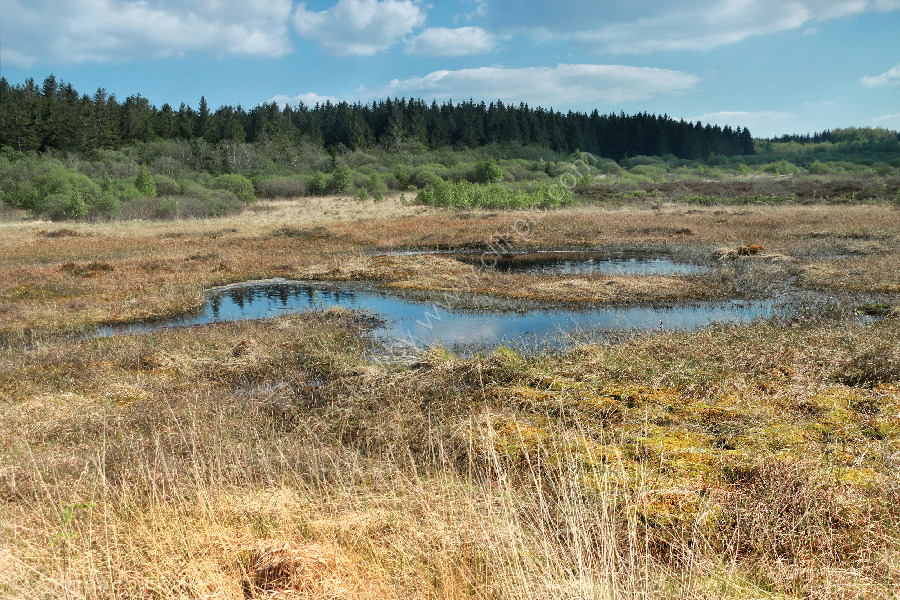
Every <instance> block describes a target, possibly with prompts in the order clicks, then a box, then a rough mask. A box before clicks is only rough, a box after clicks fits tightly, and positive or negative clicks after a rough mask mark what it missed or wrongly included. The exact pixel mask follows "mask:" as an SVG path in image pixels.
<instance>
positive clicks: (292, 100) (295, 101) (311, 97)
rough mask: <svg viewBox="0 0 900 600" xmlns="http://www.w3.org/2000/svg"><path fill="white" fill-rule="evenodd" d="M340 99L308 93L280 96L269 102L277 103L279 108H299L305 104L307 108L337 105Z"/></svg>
mask: <svg viewBox="0 0 900 600" xmlns="http://www.w3.org/2000/svg"><path fill="white" fill-rule="evenodd" d="M340 101H341V100H340V98H335V97H334V96H322V95H320V94H316V93H315V92H307V93H305V94H298V95H296V96H285V95H284V94H282V95H280V96H275V97H274V98H272V99H270V100H269V102H270V103H271V102H275V103H277V104H278V106H286V105H290V106H299V105H300V104H303V105H305V106H309V107H313V106H315V105H316V104H325V103H326V102H331V103H332V104H337V103H338V102H340Z"/></svg>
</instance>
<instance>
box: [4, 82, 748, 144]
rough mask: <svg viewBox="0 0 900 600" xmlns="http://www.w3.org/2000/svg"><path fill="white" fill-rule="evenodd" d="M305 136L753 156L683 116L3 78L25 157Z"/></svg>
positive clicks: (737, 139)
mask: <svg viewBox="0 0 900 600" xmlns="http://www.w3.org/2000/svg"><path fill="white" fill-rule="evenodd" d="M279 137H280V138H287V139H290V140H294V141H296V142H298V143H299V142H300V141H302V140H306V141H307V142H313V143H317V144H320V145H322V146H324V147H326V148H329V149H332V148H341V147H344V148H349V149H351V150H357V149H365V148H369V147H372V146H374V145H381V146H383V147H391V146H394V145H400V144H403V143H409V142H418V143H421V144H422V145H423V146H425V147H427V148H430V149H435V148H442V147H454V148H466V147H468V148H477V147H482V146H486V145H490V144H494V143H520V144H524V145H536V146H541V147H546V148H550V149H552V150H554V151H556V152H561V153H569V152H573V151H576V150H580V151H584V152H590V153H592V154H595V155H597V156H602V157H606V158H611V159H614V160H621V159H622V158H626V157H630V156H639V155H655V156H664V155H668V154H671V155H674V156H676V157H678V158H684V159H705V158H707V157H708V156H710V155H723V156H733V155H741V154H753V138H752V136H751V135H750V131H749V130H748V129H746V128H741V127H738V128H737V129H732V128H731V127H729V126H726V127H724V128H721V127H719V126H717V125H709V124H706V125H704V124H702V123H700V122H699V121H698V122H696V123H691V122H687V121H684V120H676V119H673V118H671V117H669V116H668V115H662V116H659V115H652V114H648V113H640V114H635V115H626V114H624V113H619V114H600V113H599V112H598V111H597V110H594V111H593V112H591V113H590V114H585V113H581V112H571V111H570V112H567V113H565V114H564V113H562V112H560V111H555V110H552V109H544V108H541V107H538V108H532V107H530V106H528V105H527V104H524V103H520V104H519V105H517V106H516V105H513V104H504V103H503V102H501V101H496V102H491V103H485V102H474V101H473V100H469V101H466V102H459V103H454V102H453V101H448V102H444V103H442V104H438V103H437V102H436V101H432V102H431V103H430V104H429V103H428V102H426V101H424V100H419V99H396V98H395V99H391V98H388V99H386V100H382V101H373V102H372V103H370V104H366V103H355V104H350V103H347V102H338V103H332V102H330V101H329V102H325V103H324V104H316V105H315V106H313V107H309V106H305V105H303V104H299V105H297V106H290V105H286V106H279V105H278V104H276V103H264V104H260V105H258V106H256V107H254V108H252V109H250V110H245V109H243V108H242V107H241V106H236V107H235V106H222V107H220V108H218V109H216V110H212V109H211V108H210V107H209V105H208V104H207V101H206V99H205V97H204V98H201V99H200V103H199V106H198V108H197V109H193V108H192V107H191V106H189V105H186V104H182V105H181V106H180V107H179V108H178V109H175V108H173V107H172V106H170V105H169V104H163V105H162V107H159V108H158V107H156V106H154V105H152V104H150V102H149V101H148V100H147V99H146V98H144V97H142V96H141V95H139V94H138V95H134V96H129V97H128V98H126V99H125V100H124V101H119V100H118V98H116V96H115V95H113V94H109V93H107V91H106V90H104V89H102V88H101V89H98V90H97V91H96V92H95V93H94V94H93V95H92V96H89V95H87V94H84V95H82V94H79V92H78V91H77V90H75V88H74V87H73V86H72V84H70V83H65V82H63V81H61V80H57V78H56V77H54V76H53V75H50V76H49V77H47V78H46V79H45V80H44V82H43V84H42V85H40V86H38V85H37V84H36V83H35V82H34V80H33V79H28V80H26V81H25V83H24V84H19V85H11V84H10V83H9V82H8V81H7V80H6V79H5V78H2V79H0V146H9V147H11V148H13V149H15V150H18V151H21V152H28V151H48V150H59V151H71V152H80V153H91V152H92V151H95V150H98V149H104V148H110V149H116V148H120V147H122V146H127V145H130V144H134V143H137V142H146V141H151V140H159V139H162V140H166V139H195V138H202V139H204V140H206V141H208V142H210V143H213V144H218V143H220V142H229V141H230V142H235V143H241V142H251V143H252V142H257V141H265V140H271V139H275V138H279Z"/></svg>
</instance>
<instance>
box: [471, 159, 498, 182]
mask: <svg viewBox="0 0 900 600" xmlns="http://www.w3.org/2000/svg"><path fill="white" fill-rule="evenodd" d="M475 181H476V182H478V183H499V182H501V181H503V170H502V169H501V168H500V165H498V164H497V161H495V160H485V161H482V162H480V163H478V164H477V165H475Z"/></svg>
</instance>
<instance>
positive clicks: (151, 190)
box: [134, 165, 156, 196]
mask: <svg viewBox="0 0 900 600" xmlns="http://www.w3.org/2000/svg"><path fill="white" fill-rule="evenodd" d="M134 187H135V188H137V191H139V192H140V193H141V194H143V195H144V196H156V182H155V181H153V177H152V176H151V175H150V169H148V168H147V166H146V165H141V171H140V173H138V176H137V178H136V179H135V180H134Z"/></svg>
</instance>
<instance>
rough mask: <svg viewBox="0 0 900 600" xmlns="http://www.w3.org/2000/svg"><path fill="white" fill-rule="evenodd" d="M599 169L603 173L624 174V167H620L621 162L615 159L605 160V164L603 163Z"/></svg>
mask: <svg viewBox="0 0 900 600" xmlns="http://www.w3.org/2000/svg"><path fill="white" fill-rule="evenodd" d="M597 170H598V171H600V173H602V174H603V175H621V174H622V167H620V166H619V163H617V162H616V161H614V160H608V161H605V162H604V163H603V164H601V165H600V166H599V167H598V168H597Z"/></svg>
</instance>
